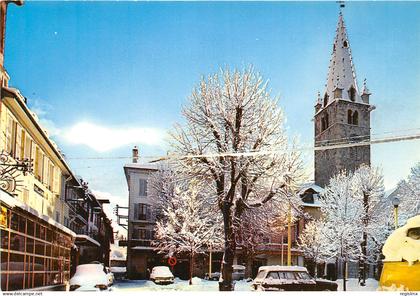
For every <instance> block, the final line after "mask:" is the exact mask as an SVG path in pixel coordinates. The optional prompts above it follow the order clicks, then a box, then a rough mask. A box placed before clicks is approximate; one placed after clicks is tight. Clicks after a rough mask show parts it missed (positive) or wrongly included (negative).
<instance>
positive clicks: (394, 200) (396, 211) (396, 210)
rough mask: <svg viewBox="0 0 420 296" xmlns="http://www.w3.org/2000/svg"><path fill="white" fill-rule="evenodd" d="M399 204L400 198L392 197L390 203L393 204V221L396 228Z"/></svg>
mask: <svg viewBox="0 0 420 296" xmlns="http://www.w3.org/2000/svg"><path fill="white" fill-rule="evenodd" d="M399 204H400V200H399V199H398V198H397V197H394V199H393V200H392V205H393V206H394V223H395V225H394V226H395V229H397V228H398V206H399Z"/></svg>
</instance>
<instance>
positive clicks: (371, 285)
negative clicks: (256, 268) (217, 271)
mask: <svg viewBox="0 0 420 296" xmlns="http://www.w3.org/2000/svg"><path fill="white" fill-rule="evenodd" d="M337 284H338V291H342V289H343V288H342V284H343V281H342V280H338V281H337ZM377 288H378V281H376V280H374V279H368V280H367V281H366V286H365V287H361V286H359V285H358V283H357V279H349V280H348V281H347V291H376V289H377ZM112 291H114V292H115V291H116V292H120V291H212V292H215V291H218V282H217V281H207V280H203V279H200V278H194V279H193V284H192V285H191V286H190V285H188V281H184V280H180V279H178V278H177V279H175V283H174V284H171V285H156V284H154V283H153V282H151V281H146V280H125V281H121V282H117V283H115V284H114V286H113V287H112ZM235 291H252V289H251V282H247V281H237V282H236V285H235Z"/></svg>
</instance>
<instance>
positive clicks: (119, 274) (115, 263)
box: [109, 259, 127, 280]
mask: <svg viewBox="0 0 420 296" xmlns="http://www.w3.org/2000/svg"><path fill="white" fill-rule="evenodd" d="M109 269H110V270H111V272H112V273H113V274H114V278H115V279H116V280H122V279H124V278H125V277H126V274H127V267H126V260H125V259H111V263H110V267H109Z"/></svg>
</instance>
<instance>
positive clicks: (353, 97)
mask: <svg viewBox="0 0 420 296" xmlns="http://www.w3.org/2000/svg"><path fill="white" fill-rule="evenodd" d="M349 99H350V101H352V102H354V101H355V100H356V90H355V89H354V87H353V85H352V86H350V89H349Z"/></svg>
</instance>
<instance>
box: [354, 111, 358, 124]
mask: <svg viewBox="0 0 420 296" xmlns="http://www.w3.org/2000/svg"><path fill="white" fill-rule="evenodd" d="M353 124H354V125H358V124H359V113H357V111H354V114H353Z"/></svg>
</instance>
